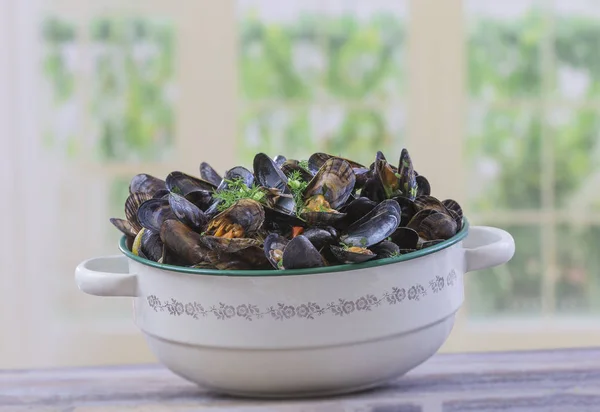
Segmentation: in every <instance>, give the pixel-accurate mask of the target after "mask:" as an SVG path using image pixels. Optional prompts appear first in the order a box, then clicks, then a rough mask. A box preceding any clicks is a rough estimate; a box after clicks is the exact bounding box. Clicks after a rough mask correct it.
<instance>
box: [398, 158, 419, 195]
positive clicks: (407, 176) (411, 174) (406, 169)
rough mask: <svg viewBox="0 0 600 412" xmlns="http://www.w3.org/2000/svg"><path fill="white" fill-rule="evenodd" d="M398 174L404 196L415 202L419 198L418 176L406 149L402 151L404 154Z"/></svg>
mask: <svg viewBox="0 0 600 412" xmlns="http://www.w3.org/2000/svg"><path fill="white" fill-rule="evenodd" d="M398 174H399V175H400V190H401V191H402V193H403V194H404V196H406V197H408V198H409V199H411V200H413V199H414V198H415V197H417V176H416V174H415V170H414V168H413V164H412V160H411V159H410V155H409V154H408V150H406V149H402V153H401V154H400V164H399V165H398Z"/></svg>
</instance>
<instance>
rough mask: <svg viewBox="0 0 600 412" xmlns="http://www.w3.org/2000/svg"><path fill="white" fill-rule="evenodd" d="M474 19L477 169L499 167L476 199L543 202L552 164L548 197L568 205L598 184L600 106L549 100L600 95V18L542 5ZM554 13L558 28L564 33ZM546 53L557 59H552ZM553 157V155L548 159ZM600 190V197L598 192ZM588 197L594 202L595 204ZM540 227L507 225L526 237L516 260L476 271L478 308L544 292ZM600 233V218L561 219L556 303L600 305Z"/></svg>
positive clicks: (493, 309)
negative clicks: (592, 223) (592, 182)
mask: <svg viewBox="0 0 600 412" xmlns="http://www.w3.org/2000/svg"><path fill="white" fill-rule="evenodd" d="M551 19H553V21H551ZM472 23H473V24H472V25H471V27H470V34H469V40H468V56H469V88H470V94H471V96H472V98H473V99H474V100H476V101H477V102H478V106H479V107H478V108H474V109H472V110H471V119H470V120H471V123H472V124H471V129H470V131H469V136H468V139H467V146H466V150H467V154H468V158H469V159H470V161H471V165H470V168H471V171H472V172H471V173H472V174H471V176H473V179H475V178H476V177H478V176H480V175H481V174H482V170H481V162H482V159H483V160H486V161H487V163H488V166H490V165H493V167H492V168H491V169H493V170H494V171H495V172H494V173H495V176H494V178H493V179H490V180H489V181H487V182H486V184H485V188H484V189H483V190H480V191H479V192H478V193H477V194H476V196H475V198H474V199H473V200H472V205H471V206H472V208H473V210H474V211H478V212H482V211H486V212H491V213H493V212H494V211H495V210H507V209H529V210H536V209H539V208H541V207H542V201H541V199H542V181H543V178H544V176H543V173H552V176H551V179H552V181H553V182H554V199H553V202H552V203H553V204H551V205H545V206H546V207H550V208H552V207H555V208H559V209H561V208H562V209H563V210H566V208H567V207H568V205H569V201H570V200H571V199H572V198H573V197H574V196H576V195H577V194H578V193H579V192H580V191H581V190H584V188H585V190H590V187H589V184H588V187H587V188H586V182H588V181H589V179H592V178H593V176H594V174H597V173H600V158H599V157H600V156H599V154H600V117H599V116H598V114H599V113H598V110H595V109H587V108H583V107H582V108H577V107H574V108H570V109H564V108H560V106H556V107H555V106H553V105H552V104H550V103H549V102H550V101H551V99H552V97H553V96H558V97H559V98H561V99H571V97H570V95H568V94H569V93H570V94H572V93H571V92H572V89H574V88H575V87H576V86H577V87H579V88H581V89H582V92H581V93H580V94H579V95H578V96H577V98H578V99H579V101H580V102H582V103H585V102H586V99H589V98H592V97H595V96H597V94H598V90H599V87H600V41H599V39H600V25H599V24H598V23H599V21H598V19H597V18H594V17H576V16H572V15H554V16H550V15H548V14H547V13H546V12H542V11H540V10H538V9H532V10H531V11H530V12H528V13H527V14H525V15H523V16H522V17H519V18H516V19H511V20H500V19H495V18H489V17H477V18H476V19H473V21H472ZM550 23H553V25H554V28H555V32H554V40H552V39H553V36H552V35H551V32H550V30H551V26H552V25H551V24H550ZM544 48H545V50H546V51H544ZM543 53H548V55H542V54H543ZM545 61H547V62H554V64H551V65H545ZM553 68H554V69H553ZM566 92H569V93H566ZM516 100H521V101H522V102H521V103H523V102H524V104H521V103H518V102H516ZM498 101H503V103H502V104H501V106H500V107H502V108H494V104H495V103H496V102H498ZM543 101H545V102H544V103H543V104H542V102H543ZM511 102H512V104H510V103H511ZM507 103H509V104H507ZM543 143H545V144H550V145H551V146H552V148H551V151H550V152H552V153H553V154H554V155H553V157H551V158H543V149H542V146H543ZM543 162H551V163H553V164H552V165H550V164H548V166H549V167H543ZM479 189H480V188H479ZM591 189H592V190H594V188H593V187H592V188H591ZM584 197H589V196H584ZM594 197H595V198H596V199H598V195H597V194H592V198H594ZM580 206H583V209H584V210H585V209H586V207H589V206H591V205H588V206H586V205H580ZM588 210H589V209H588ZM492 224H494V223H492ZM494 225H496V224H494ZM540 227H541V226H538V227H535V226H532V227H527V228H522V227H521V228H519V227H509V228H507V229H508V230H509V231H510V232H511V233H512V234H513V236H514V237H515V241H516V244H517V252H516V254H515V257H514V259H513V261H512V262H510V263H509V264H508V265H506V266H503V267H499V268H495V269H492V270H488V271H484V272H483V273H479V274H477V276H473V277H472V278H471V279H469V283H470V296H469V300H470V301H471V302H472V303H473V304H472V305H471V309H472V313H475V314H483V315H485V314H490V313H498V312H505V313H506V312H513V307H514V305H515V301H514V300H515V299H520V298H518V297H519V296H521V295H527V296H529V299H534V300H538V301H539V299H540V298H539V297H540V296H541V289H540V288H541V276H542V272H543V271H544V270H547V269H545V268H544V267H543V265H544V263H543V262H540V252H541V247H542V245H541V244H540V241H539V234H537V232H539V228H540ZM533 232H536V234H535V236H534V235H533V234H532V233H533ZM598 236H599V232H598V229H597V228H595V229H586V230H584V231H582V230H575V229H574V228H572V227H571V226H569V225H566V226H559V227H557V245H558V249H557V250H556V256H557V266H558V268H557V270H558V272H559V280H558V283H557V285H556V293H557V296H556V299H557V300H556V302H557V303H556V305H557V306H556V310H558V311H561V312H562V311H565V310H571V311H579V313H582V312H585V311H588V310H597V309H598V305H597V304H594V303H593V302H597V301H598V296H600V291H599V290H598V283H599V282H600V263H599V262H598V261H597V260H598V259H597V251H595V250H594V249H597V246H595V245H597V244H598V242H600V238H599V237H598ZM532 267H535V268H536V269H535V270H532ZM578 276H579V278H578ZM536 277H537V278H538V279H537V281H534V279H535V278H536ZM582 278H583V279H585V280H584V281H583V282H582V281H581V279H582ZM534 285H537V286H534ZM532 288H533V289H532ZM535 288H538V289H537V292H535V293H534V289H535ZM535 307H536V305H532V306H531V308H535ZM524 312H527V311H525V310H522V311H521V312H520V313H524Z"/></svg>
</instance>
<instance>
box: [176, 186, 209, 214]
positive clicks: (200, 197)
mask: <svg viewBox="0 0 600 412" xmlns="http://www.w3.org/2000/svg"><path fill="white" fill-rule="evenodd" d="M169 193H170V192H169ZM184 197H185V198H186V200H188V201H189V202H190V203H193V204H194V205H195V206H196V207H197V208H198V209H200V210H203V211H206V210H207V209H208V208H209V207H210V206H211V205H212V204H213V203H214V199H213V197H212V194H211V193H209V192H205V191H203V190H202V191H198V192H191V193H188V194H187V195H186V196H184Z"/></svg>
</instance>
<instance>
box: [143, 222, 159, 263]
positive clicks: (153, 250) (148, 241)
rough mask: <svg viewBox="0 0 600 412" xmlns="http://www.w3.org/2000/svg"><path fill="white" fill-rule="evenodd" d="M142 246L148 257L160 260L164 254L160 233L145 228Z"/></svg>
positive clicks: (156, 260)
mask: <svg viewBox="0 0 600 412" xmlns="http://www.w3.org/2000/svg"><path fill="white" fill-rule="evenodd" d="M140 248H141V251H142V253H143V254H144V255H145V256H146V258H147V259H150V260H153V261H155V262H158V261H159V260H160V258H161V257H162V254H163V242H162V240H161V239H160V233H158V232H155V231H153V230H150V229H145V230H144V232H143V233H142V239H141V245H140Z"/></svg>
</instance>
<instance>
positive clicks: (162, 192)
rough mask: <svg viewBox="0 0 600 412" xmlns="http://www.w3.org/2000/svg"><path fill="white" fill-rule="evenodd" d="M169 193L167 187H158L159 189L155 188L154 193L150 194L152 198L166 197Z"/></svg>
mask: <svg viewBox="0 0 600 412" xmlns="http://www.w3.org/2000/svg"><path fill="white" fill-rule="evenodd" d="M169 193H171V192H169V191H168V190H167V189H160V190H157V191H156V192H155V193H154V195H152V198H153V199H163V198H164V199H167V198H168V196H169Z"/></svg>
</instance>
